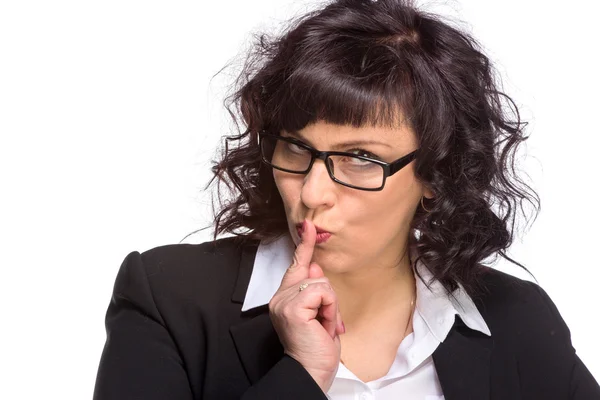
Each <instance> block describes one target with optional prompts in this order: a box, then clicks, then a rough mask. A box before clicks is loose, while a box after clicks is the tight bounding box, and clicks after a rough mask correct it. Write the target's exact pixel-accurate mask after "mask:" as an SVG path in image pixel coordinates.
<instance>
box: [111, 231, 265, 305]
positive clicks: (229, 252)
mask: <svg viewBox="0 0 600 400" xmlns="http://www.w3.org/2000/svg"><path fill="white" fill-rule="evenodd" d="M257 247H258V241H257V240H252V239H246V240H244V239H243V238H239V237H228V238H223V239H218V240H215V241H209V242H204V243H201V244H171V245H164V246H159V247H155V248H153V249H150V250H147V251H144V252H142V253H140V252H137V251H133V252H131V253H130V254H129V255H128V256H127V257H126V258H125V261H124V262H123V265H122V266H121V269H120V271H119V276H118V277H117V281H116V283H115V295H119V294H120V293H123V295H127V296H129V295H130V294H131V293H132V292H133V293H135V292H138V293H139V292H142V291H143V292H145V293H146V294H145V295H146V296H147V297H151V298H152V300H153V302H154V303H155V305H156V307H157V308H158V309H159V311H161V309H162V310H164V311H166V312H172V311H174V310H178V309H181V308H182V307H189V306H193V307H192V308H198V307H202V308H205V307H206V308H208V309H210V308H216V307H218V306H219V304H221V305H226V304H230V303H231V297H232V294H233V291H234V289H235V286H236V282H237V281H238V278H239V275H240V272H244V271H242V270H243V268H241V266H244V264H246V265H245V267H246V268H245V270H247V271H246V272H244V273H250V272H251V269H252V263H253V260H254V256H255V253H256V249H257ZM207 306H208V307H207Z"/></svg>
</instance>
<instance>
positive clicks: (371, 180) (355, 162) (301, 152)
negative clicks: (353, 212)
mask: <svg viewBox="0 0 600 400" xmlns="http://www.w3.org/2000/svg"><path fill="white" fill-rule="evenodd" d="M261 151H262V155H263V157H264V158H265V160H266V161H267V162H268V163H270V164H271V165H272V166H273V167H275V168H278V169H283V170H287V171H289V172H298V173H303V172H307V169H308V167H309V165H310V160H311V154H310V151H308V149H305V148H304V147H301V146H298V145H297V144H294V143H290V142H287V141H285V140H279V139H277V138H274V137H270V136H264V137H263V138H262V140H261ZM327 163H328V164H329V169H330V171H331V172H332V174H333V176H334V177H335V178H336V179H337V180H339V181H341V182H343V183H346V184H348V185H351V186H356V187H360V188H365V189H375V188H379V187H381V185H382V184H383V176H384V171H383V167H382V166H381V165H379V164H376V163H374V162H371V161H368V160H363V159H360V158H358V157H351V156H345V155H344V156H340V155H330V156H329V157H328V159H327Z"/></svg>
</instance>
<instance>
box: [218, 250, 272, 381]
mask: <svg viewBox="0 0 600 400" xmlns="http://www.w3.org/2000/svg"><path fill="white" fill-rule="evenodd" d="M258 245H259V241H256V240H255V241H250V242H248V243H246V245H244V246H243V249H242V253H241V258H240V265H239V269H238V278H237V282H236V284H235V288H234V291H233V294H232V296H231V300H232V302H234V303H238V304H243V302H244V297H245V296H246V290H247V289H248V284H249V282H250V276H251V275H252V268H253V265H254V259H255V257H256V252H257V249H258ZM240 319H241V322H239V323H237V324H235V325H232V326H231V327H230V328H229V332H230V333H231V337H232V338H233V342H234V344H235V348H236V350H237V353H238V356H239V358H240V361H241V363H242V366H243V367H244V371H245V372H246V375H247V376H248V379H249V380H250V382H251V383H252V384H254V383H255V382H256V381H258V380H259V379H260V378H262V377H263V376H264V375H265V374H266V373H267V372H268V371H269V370H270V369H271V368H272V367H273V365H275V364H276V363H277V362H278V361H279V360H280V359H281V358H282V357H283V346H282V345H281V342H280V341H279V337H278V336H277V332H275V328H273V324H272V323H271V318H270V316H269V306H268V305H264V306H261V307H256V308H253V309H251V310H248V311H246V312H241V314H240Z"/></svg>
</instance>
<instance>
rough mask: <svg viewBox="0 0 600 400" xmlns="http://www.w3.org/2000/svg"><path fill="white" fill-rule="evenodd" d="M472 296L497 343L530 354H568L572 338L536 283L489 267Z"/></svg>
mask: <svg viewBox="0 0 600 400" xmlns="http://www.w3.org/2000/svg"><path fill="white" fill-rule="evenodd" d="M480 279H481V283H482V287H483V290H481V291H480V292H479V293H478V294H476V295H474V296H473V300H474V302H475V304H476V305H477V308H478V309H479V311H480V312H481V314H482V316H483V318H484V319H485V321H486V323H487V324H488V326H489V328H490V331H491V332H492V337H493V338H494V341H495V342H496V343H502V342H504V343H505V344H507V345H509V346H510V347H511V348H512V349H513V350H516V351H521V352H527V353H528V354H530V355H533V354H538V355H539V354H542V353H544V352H546V351H550V353H549V354H555V355H556V354H560V353H561V352H562V353H563V354H565V355H566V354H571V353H572V351H573V349H572V346H571V335H570V332H569V329H568V327H567V325H566V324H565V322H564V320H563V318H562V317H561V315H560V313H559V311H558V309H557V307H556V305H555V304H554V302H553V301H552V300H551V299H550V297H549V296H548V294H547V293H546V292H545V291H544V289H542V288H541V287H540V286H539V285H538V284H536V283H534V282H529V281H526V280H523V279H520V278H517V277H514V276H511V275H509V274H506V273H503V272H501V271H498V270H495V269H492V268H488V269H487V270H486V271H485V272H484V273H483V274H482V275H481V277H480Z"/></svg>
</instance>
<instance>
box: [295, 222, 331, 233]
mask: <svg viewBox="0 0 600 400" xmlns="http://www.w3.org/2000/svg"><path fill="white" fill-rule="evenodd" d="M315 228H317V235H318V234H320V233H329V234H331V232H329V231H327V230H325V229H323V228H320V227H318V226H316V225H315ZM296 229H298V232H299V233H302V223H299V224H296Z"/></svg>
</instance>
